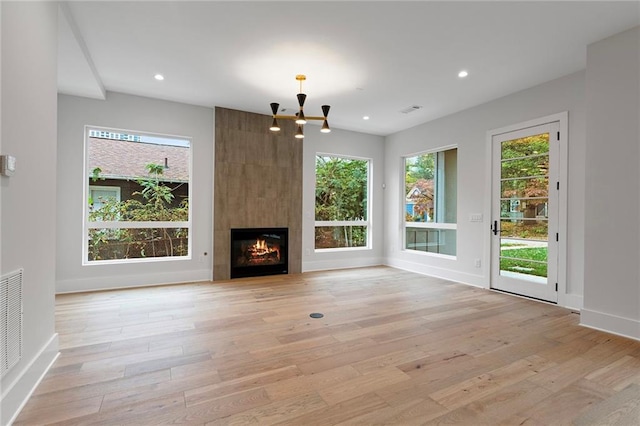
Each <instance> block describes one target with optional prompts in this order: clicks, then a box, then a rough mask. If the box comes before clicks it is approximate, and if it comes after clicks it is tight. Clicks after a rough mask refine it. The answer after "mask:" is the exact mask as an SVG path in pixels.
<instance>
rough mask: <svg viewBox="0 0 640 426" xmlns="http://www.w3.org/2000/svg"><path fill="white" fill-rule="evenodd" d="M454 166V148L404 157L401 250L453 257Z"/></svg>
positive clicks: (455, 187)
mask: <svg viewBox="0 0 640 426" xmlns="http://www.w3.org/2000/svg"><path fill="white" fill-rule="evenodd" d="M457 163H458V150H457V148H451V149H446V150H443V151H438V152H429V153H424V154H420V155H416V156H413V157H405V159H404V168H405V179H404V183H405V191H404V193H405V197H404V198H405V199H404V216H405V218H404V224H405V244H404V247H405V249H407V250H416V251H422V252H429V253H439V254H445V255H450V256H455V255H456V215H457V213H456V210H457V208H456V204H457V199H456V198H457Z"/></svg>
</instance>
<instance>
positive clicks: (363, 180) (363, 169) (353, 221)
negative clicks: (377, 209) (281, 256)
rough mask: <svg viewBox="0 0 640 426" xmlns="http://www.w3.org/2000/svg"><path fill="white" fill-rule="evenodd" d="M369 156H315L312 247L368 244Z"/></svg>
mask: <svg viewBox="0 0 640 426" xmlns="http://www.w3.org/2000/svg"><path fill="white" fill-rule="evenodd" d="M368 194H369V160H363V159H354V158H347V157H338V156H332V155H317V156H316V193H315V197H316V201H315V248H316V249H335V248H348V247H361V248H362V247H368V246H369V232H368V231H369V219H368V218H369V214H368V209H369V201H368V196H369V195H368Z"/></svg>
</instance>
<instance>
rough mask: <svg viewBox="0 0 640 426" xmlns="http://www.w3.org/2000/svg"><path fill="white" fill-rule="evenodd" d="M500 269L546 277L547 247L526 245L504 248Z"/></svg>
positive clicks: (501, 254)
mask: <svg viewBox="0 0 640 426" xmlns="http://www.w3.org/2000/svg"><path fill="white" fill-rule="evenodd" d="M538 262H542V263H538ZM500 270H501V271H511V272H517V273H519V274H527V275H536V276H539V277H546V276H547V248H546V247H526V248H514V249H507V250H502V251H501V252H500Z"/></svg>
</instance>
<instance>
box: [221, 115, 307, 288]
mask: <svg viewBox="0 0 640 426" xmlns="http://www.w3.org/2000/svg"><path fill="white" fill-rule="evenodd" d="M270 124H271V117H270V116H267V115H261V114H253V113H249V112H243V111H236V110H231V109H225V108H218V107H216V125H215V127H216V129H215V165H214V174H215V182H214V194H213V197H214V212H213V225H214V235H213V239H214V242H213V254H214V257H213V259H214V265H213V279H214V280H226V279H229V277H230V253H229V246H230V238H231V235H230V233H231V232H230V230H231V228H289V273H299V272H301V271H302V141H301V140H299V139H295V138H294V134H295V130H296V129H295V125H294V123H293V122H292V121H291V122H283V123H280V126H281V127H282V130H280V132H278V134H274V133H272V132H270V131H269V125H270Z"/></svg>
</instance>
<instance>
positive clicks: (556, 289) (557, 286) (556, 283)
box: [556, 283, 558, 291]
mask: <svg viewBox="0 0 640 426" xmlns="http://www.w3.org/2000/svg"><path fill="white" fill-rule="evenodd" d="M556 291H558V283H556Z"/></svg>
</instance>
